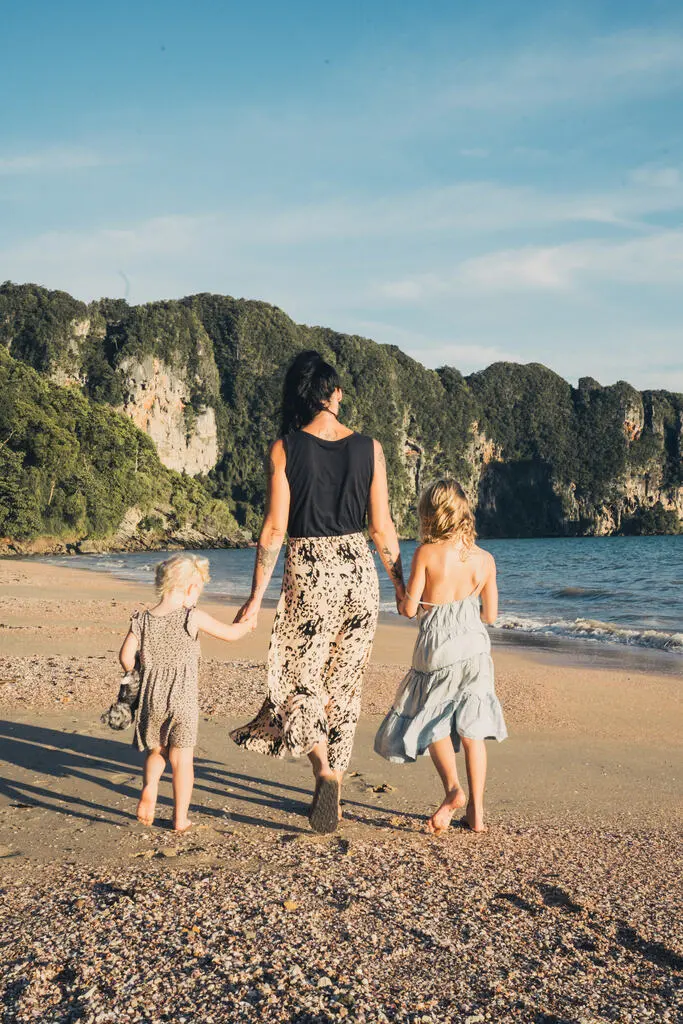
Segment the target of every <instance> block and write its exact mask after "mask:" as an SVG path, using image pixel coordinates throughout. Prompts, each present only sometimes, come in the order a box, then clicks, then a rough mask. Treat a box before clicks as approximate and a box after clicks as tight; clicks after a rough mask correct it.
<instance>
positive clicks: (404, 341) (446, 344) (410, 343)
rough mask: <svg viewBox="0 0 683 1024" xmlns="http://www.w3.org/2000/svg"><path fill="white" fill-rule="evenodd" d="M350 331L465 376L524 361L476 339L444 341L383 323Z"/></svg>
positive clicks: (362, 324)
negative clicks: (498, 363) (460, 372)
mask: <svg viewBox="0 0 683 1024" xmlns="http://www.w3.org/2000/svg"><path fill="white" fill-rule="evenodd" d="M349 330H353V332H354V333H356V334H360V335H364V336H366V337H369V338H372V339H373V340H374V341H377V342H379V343H380V344H384V345H397V346H398V347H399V348H400V349H402V350H403V351H404V352H406V353H407V354H408V355H409V356H412V357H413V359H417V360H418V361H419V362H421V363H423V364H424V365H425V366H431V367H438V366H455V367H456V368H457V369H458V370H461V371H462V372H463V373H471V372H473V371H475V370H481V369H483V368H484V367H486V366H490V365H491V363H497V362H500V361H505V362H511V363H519V362H522V361H523V360H522V359H521V357H520V356H519V355H518V354H516V353H515V352H511V351H509V350H507V349H503V348H500V347H499V346H498V345H487V344H481V343H479V342H477V341H475V340H473V339H464V338H457V337H456V338H453V339H452V340H445V339H443V338H442V337H441V338H440V337H432V336H431V335H428V334H424V333H423V332H421V331H412V330H410V329H408V328H405V327H397V326H396V325H395V324H389V323H385V322H384V321H381V320H361V321H357V322H355V323H352V324H351V326H350V327H349Z"/></svg>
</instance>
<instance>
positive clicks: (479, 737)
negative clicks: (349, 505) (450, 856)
mask: <svg viewBox="0 0 683 1024" xmlns="http://www.w3.org/2000/svg"><path fill="white" fill-rule="evenodd" d="M418 511H419V517H420V535H421V541H422V543H421V544H420V546H419V547H418V548H417V550H416V552H415V555H414V557H413V564H412V568H411V573H410V581H409V583H408V586H407V589H406V596H405V599H404V600H403V602H402V604H401V607H400V611H401V614H402V615H406V616H407V617H408V618H413V617H414V616H415V615H417V617H418V635H417V641H416V643H415V651H414V653H413V661H412V668H411V670H410V672H408V675H407V676H406V677H405V678H404V679H403V681H402V682H401V684H400V685H399V688H398V691H397V693H396V698H395V700H394V704H393V707H392V709H391V711H390V712H389V714H388V715H387V716H386V718H385V719H384V721H383V722H382V725H381V726H380V728H379V731H378V733H377V737H376V739H375V750H376V751H377V753H378V754H381V755H382V757H385V758H386V759H387V760H388V761H395V762H397V763H405V762H407V761H415V760H416V759H417V756H418V754H426V753H427V751H429V754H430V756H431V758H432V761H433V762H434V766H435V768H436V770H437V772H438V773H439V777H440V778H441V781H442V783H443V787H444V791H445V796H444V799H443V802H442V803H441V805H440V807H439V808H438V810H437V811H435V813H434V814H433V815H432V816H431V818H430V819H429V821H428V824H427V827H428V829H429V831H430V832H432V833H433V834H435V835H440V834H441V833H443V832H445V830H446V829H447V828H448V826H449V824H450V822H451V818H452V817H453V815H454V814H455V812H456V811H457V810H458V809H460V808H462V807H466V810H465V816H464V818H463V819H462V822H463V824H464V825H466V826H468V827H469V828H470V829H472V831H473V832H485V831H486V830H487V827H486V825H485V824H484V785H485V782H486V747H485V745H484V740H486V739H496V740H504V739H505V737H506V736H507V730H506V728H505V722H504V720H503V712H502V709H501V706H500V703H499V701H498V698H497V697H496V693H495V689H494V683H493V662H492V660H491V653H490V651H491V642H490V640H489V635H488V633H487V631H486V626H485V625H484V623H493V622H495V619H496V616H497V614H498V588H497V586H496V564H495V561H494V559H493V556H492V555H490V554H489V553H488V552H487V551H484V550H483V549H482V548H480V547H477V545H476V544H475V537H476V534H475V529H474V516H473V515H472V511H471V509H470V506H469V503H468V501H467V498H466V496H465V493H464V491H463V490H462V488H461V486H460V484H458V483H457V482H456V481H455V480H439V481H437V482H436V483H434V484H432V485H431V486H430V487H428V488H427V490H426V491H425V492H424V493H423V494H422V496H421V498H420V504H419V509H418ZM461 746H462V747H463V749H464V752H465V766H466V769H467V782H468V789H469V796H468V797H466V796H465V791H464V790H463V788H462V786H461V785H460V781H459V779H458V772H457V769H456V762H455V755H456V752H457V751H458V750H459V749H460V747H461Z"/></svg>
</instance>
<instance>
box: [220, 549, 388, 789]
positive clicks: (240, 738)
mask: <svg viewBox="0 0 683 1024" xmlns="http://www.w3.org/2000/svg"><path fill="white" fill-rule="evenodd" d="M378 611H379V582H378V579H377V571H376V569H375V563H374V560H373V558H372V555H371V553H370V549H369V548H368V545H367V542H366V540H365V537H364V536H363V534H362V533H352V534H347V535H345V536H343V537H295V538H292V539H291V540H290V542H289V545H288V548H287V556H286V559H285V571H284V578H283V581H282V593H281V595H280V600H279V602H278V606H277V611H276V613H275V621H274V623H273V632H272V636H271V639H270V648H269V651H268V695H267V697H266V700H265V702H264V704H263V707H262V708H261V710H260V711H259V713H258V715H257V716H256V718H255V719H254V720H253V721H252V722H249V723H248V724H247V725H244V726H241V727H240V728H239V729H235V730H234V731H233V732H231V733H230V736H231V738H232V739H233V740H234V741H235V743H237V744H238V745H239V746H241V747H245V748H246V749H247V750H255V751H258V752H259V753H261V754H270V755H271V756H273V757H286V756H288V755H293V756H295V757H301V756H302V755H305V754H308V753H309V752H310V751H311V750H312V748H313V747H314V746H315V745H316V744H317V743H320V742H323V741H326V742H327V744H328V759H329V763H330V768H332V769H333V770H334V771H345V770H346V768H347V767H348V764H349V760H350V758H351V750H352V747H353V737H354V734H355V731H356V724H357V722H358V715H359V713H360V701H361V690H362V685H363V675H364V672H365V666H366V665H367V662H368V658H369V657H370V651H371V650H372V642H373V640H374V636H375V629H376V627H377V614H378Z"/></svg>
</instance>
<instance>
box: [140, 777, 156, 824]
mask: <svg viewBox="0 0 683 1024" xmlns="http://www.w3.org/2000/svg"><path fill="white" fill-rule="evenodd" d="M156 807H157V795H156V792H155V791H154V790H153V789H151V788H150V787H149V786H145V787H144V789H143V790H142V793H141V794H140V802H139V803H138V809H137V811H136V815H137V819H138V821H139V822H140V824H141V825H147V827H148V828H149V826H150V825H153V824H154V812H155V811H156Z"/></svg>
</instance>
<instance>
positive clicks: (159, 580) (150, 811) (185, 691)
mask: <svg viewBox="0 0 683 1024" xmlns="http://www.w3.org/2000/svg"><path fill="white" fill-rule="evenodd" d="M208 580H209V561H208V559H207V558H200V557H198V556H197V555H173V556H172V557H171V558H168V559H167V560H166V561H165V562H161V563H160V564H159V565H158V566H157V569H156V587H157V593H158V595H159V601H158V603H157V604H156V605H154V607H153V608H149V609H146V610H145V611H143V612H135V613H134V614H133V616H132V617H131V621H130V629H129V630H128V633H127V635H126V638H125V640H124V641H123V646H122V647H121V651H120V653H119V661H120V662H121V665H122V666H123V669H124V671H126V672H130V671H132V669H133V667H134V665H135V656H136V654H138V653H139V655H140V675H141V686H140V700H139V704H138V709H137V713H136V715H135V738H134V741H133V742H134V743H137V746H138V749H139V750H144V751H145V768H144V776H143V787H142V795H141V796H140V802H139V803H138V809H137V817H138V821H140V822H142V824H143V825H152V824H153V823H154V811H155V808H156V802H157V792H158V789H159V781H160V780H161V776H162V775H163V772H164V768H165V767H166V759H167V758H168V760H169V761H170V763H171V770H172V772H173V828H174V830H175V831H176V832H186V831H187V829H188V828H190V826H191V824H192V822H191V821H189V819H188V816H187V812H188V809H189V806H190V798H191V796H192V787H193V785H194V767H193V759H194V747H195V745H196V743H197V724H198V720H199V704H198V693H197V676H198V669H199V655H200V649H199V633H200V632H204V633H208V634H209V635H210V636H215V637H217V638H218V639H219V640H239V639H240V637H242V636H244V635H245V634H246V633H248V632H249V631H250V630H252V629H254V628H255V624H256V623H255V620H251V621H249V620H247V621H245V622H240V623H236V624H234V625H231V626H229V625H226V624H225V623H223V622H219V621H218V619H214V618H213V617H212V616H211V615H207V613H206V612H202V611H199V610H198V609H197V607H196V605H197V601H198V600H199V597H200V595H201V592H202V590H203V589H204V585H205V583H207V582H208Z"/></svg>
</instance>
